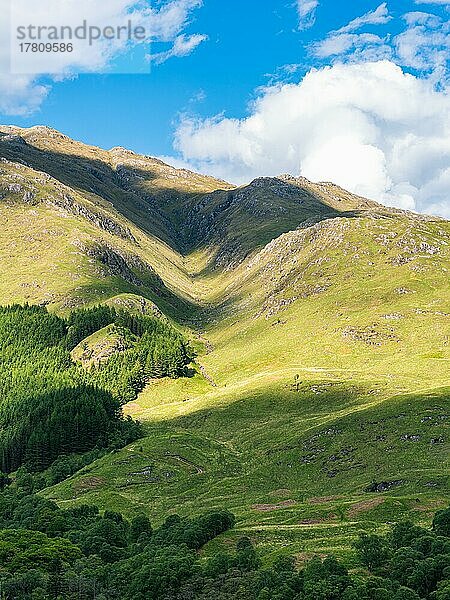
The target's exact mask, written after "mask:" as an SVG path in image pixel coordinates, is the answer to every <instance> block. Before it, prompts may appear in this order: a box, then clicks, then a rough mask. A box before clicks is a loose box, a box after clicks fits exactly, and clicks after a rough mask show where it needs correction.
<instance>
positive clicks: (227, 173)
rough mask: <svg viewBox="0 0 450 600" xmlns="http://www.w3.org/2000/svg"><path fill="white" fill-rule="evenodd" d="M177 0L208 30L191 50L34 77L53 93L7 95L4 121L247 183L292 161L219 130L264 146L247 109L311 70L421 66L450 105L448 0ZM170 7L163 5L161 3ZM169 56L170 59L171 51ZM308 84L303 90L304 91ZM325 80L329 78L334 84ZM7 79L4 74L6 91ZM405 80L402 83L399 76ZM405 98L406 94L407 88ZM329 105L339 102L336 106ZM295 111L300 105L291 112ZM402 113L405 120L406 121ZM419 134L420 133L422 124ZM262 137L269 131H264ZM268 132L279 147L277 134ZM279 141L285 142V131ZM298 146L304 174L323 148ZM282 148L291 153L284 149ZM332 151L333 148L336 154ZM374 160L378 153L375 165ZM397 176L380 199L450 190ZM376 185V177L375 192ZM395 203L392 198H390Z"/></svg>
mask: <svg viewBox="0 0 450 600" xmlns="http://www.w3.org/2000/svg"><path fill="white" fill-rule="evenodd" d="M13 1H14V0H13ZM171 1H172V3H177V2H180V3H185V4H187V6H185V12H186V15H185V16H186V18H185V19H181V21H180V23H179V27H178V29H177V31H176V35H177V36H178V37H180V36H184V38H183V39H189V36H193V35H197V34H201V35H202V36H205V37H206V36H207V39H204V40H203V41H201V43H198V45H197V46H196V47H193V48H192V51H190V52H186V53H185V54H184V55H182V56H179V57H177V56H175V57H169V55H170V49H171V48H172V47H173V46H174V37H175V36H172V39H167V40H165V41H160V40H159V39H158V38H156V42H155V43H154V44H152V47H151V53H152V55H159V56H161V57H162V58H161V60H159V59H158V60H154V61H152V63H151V69H150V71H149V73H146V74H135V75H124V74H123V75H116V74H108V75H105V74H103V75H98V74H82V75H78V76H75V77H73V78H67V79H64V80H63V81H60V82H53V81H51V82H50V83H49V79H48V78H41V79H39V78H35V79H34V80H33V81H32V82H31V83H30V84H29V85H30V86H31V87H29V88H25V90H26V91H30V90H31V93H32V90H34V89H36V86H39V85H42V84H44V85H45V84H47V85H48V88H46V90H45V93H41V96H40V97H39V99H38V100H36V103H35V104H34V105H33V104H32V105H31V107H29V108H25V109H24V108H23V106H21V98H20V94H17V95H16V96H15V97H14V99H13V101H11V102H9V103H8V104H7V106H6V107H5V106H4V104H3V105H2V102H1V100H0V111H2V112H0V120H1V122H2V123H14V124H16V125H19V126H24V127H28V126H31V125H35V124H46V125H48V126H51V127H54V128H56V129H59V130H61V131H63V132H64V133H66V134H68V135H70V136H71V137H74V138H76V139H81V140H83V141H85V142H87V143H91V144H95V145H99V146H101V147H105V148H110V147H112V146H116V145H121V146H125V147H128V148H131V149H133V150H135V151H137V152H141V153H145V154H151V155H158V156H170V157H175V158H176V159H177V160H179V161H183V162H184V163H187V164H189V165H191V166H192V167H193V168H196V169H202V170H206V171H208V172H211V173H213V174H216V175H218V176H223V177H226V178H228V179H232V180H235V181H237V182H240V181H243V180H245V179H246V178H247V179H248V178H250V177H252V176H256V175H259V174H260V171H262V170H263V168H265V169H267V170H268V171H270V172H267V174H268V175H272V174H276V172H277V169H279V168H280V169H282V168H283V167H284V166H285V164H284V162H283V160H282V159H281V158H279V159H277V160H274V161H272V162H273V165H272V163H271V162H270V160H262V161H260V164H259V165H258V164H256V163H257V162H258V161H257V160H256V159H255V157H254V156H249V157H248V161H247V158H246V157H244V158H243V157H242V156H239V152H235V151H233V157H230V156H229V152H228V151H227V150H226V149H223V148H217V147H216V146H215V145H214V139H215V138H216V137H217V136H222V135H223V134H224V131H225V129H226V131H227V134H226V135H229V136H230V137H229V140H230V145H231V146H232V145H234V144H240V143H241V142H243V144H241V146H242V145H244V146H245V144H246V143H247V142H248V144H249V146H254V145H255V143H256V142H255V141H254V139H252V140H251V141H248V138H245V139H244V140H242V137H241V136H242V132H241V128H242V127H241V126H242V125H243V124H245V126H247V125H248V121H247V120H248V119H249V117H250V118H252V117H255V119H253V120H254V121H256V120H257V118H258V115H259V116H261V115H265V114H266V113H265V112H264V111H265V110H266V109H265V108H264V107H262V108H261V106H260V107H259V109H258V108H255V102H256V103H258V102H266V104H268V103H269V101H270V99H271V94H272V95H273V94H276V93H277V90H278V89H280V88H283V86H288V85H289V84H291V85H293V86H298V89H299V91H300V93H301V94H302V98H303V96H304V93H305V89H304V88H305V87H306V86H305V85H303V81H304V77H305V75H306V74H307V73H308V72H309V71H310V70H311V69H313V68H314V69H317V70H318V71H323V70H324V69H326V68H330V67H331V68H332V69H338V68H340V66H341V68H342V69H344V70H345V72H344V71H342V73H343V75H342V77H344V76H345V77H350V73H352V74H351V77H352V78H353V79H351V81H354V79H355V77H360V76H361V74H360V73H359V72H358V73H356V72H355V71H351V69H352V68H353V69H354V68H356V67H357V66H360V67H361V66H362V68H366V66H365V65H369V64H371V65H373V64H375V63H377V62H379V61H385V62H386V61H387V62H389V64H390V65H392V66H395V65H396V66H397V67H400V68H401V75H402V77H404V78H405V77H407V76H408V74H411V75H412V76H413V77H414V80H415V81H417V82H419V83H421V84H422V83H423V84H426V85H427V86H429V91H430V93H432V94H433V93H434V94H436V95H437V97H436V100H442V101H443V102H444V104H445V96H447V99H448V95H447V92H446V90H447V77H448V68H447V67H448V58H449V30H448V17H449V6H450V4H449V2H446V1H445V0H436V1H432V0H429V1H428V2H423V3H419V2H417V3H416V2H414V1H412V0H411V1H405V0H401V1H400V0H391V1H389V2H387V3H382V4H380V2H377V1H376V0H375V1H371V0H358V1H355V0H352V1H342V2H339V3H337V2H335V1H333V0H319V2H317V1H316V0H299V2H298V3H297V2H295V1H294V2H289V1H287V2H285V1H283V0H281V1H280V0H263V1H257V0H240V1H239V0H227V1H226V2H225V1H223V0H203V2H200V1H199V0H171ZM166 4H167V2H166ZM163 5H164V2H162V3H159V4H157V5H156V7H160V6H163ZM315 5H317V6H315ZM314 7H315V8H314ZM419 13H420V14H419ZM367 15H368V18H367ZM420 15H422V16H420ZM361 17H362V18H361ZM349 24H350V25H349ZM333 32H334V33H333ZM400 36H403V37H400ZM193 46H195V44H193ZM167 51H168V52H169V53H168V54H167V55H165V56H164V55H163V54H159V53H163V52H167ZM182 54H183V53H182ZM164 57H167V60H163V58H164ZM122 60H125V59H124V58H122ZM367 68H369V67H367ZM336 73H338V72H337V71H336ZM392 76H393V75H392V73H388V72H387V70H386V72H384V73H383V75H380V73H378V72H377V73H375V74H374V73H373V72H370V73H369V75H368V76H367V78H366V80H367V81H369V80H370V78H372V79H373V78H374V77H376V78H377V81H378V82H380V81H381V80H383V81H384V82H385V84H386V85H389V81H390V80H391V79H392ZM0 77H1V76H0ZM336 77H337V76H336ZM336 77H335V79H334V81H337V80H339V81H341V80H342V77H340V79H339V77H337V78H336ZM362 77H364V74H363V75H362ZM399 77H400V75H399ZM405 81H409V80H406V79H405ZM409 83H411V82H409ZM27 85H28V84H27ZM302 85H303V89H300V87H301V86H302ZM324 85H325V87H326V85H327V84H326V82H325V83H324ZM1 86H2V83H1V78H0V91H1ZM33 86H34V87H33ZM398 87H399V90H400V89H402V84H401V83H400V80H399V82H398ZM403 87H404V86H403ZM413 87H414V86H413ZM294 91H295V90H294ZM285 93H287V90H285ZM399 93H400V94H401V92H399ZM404 93H406V94H407V96H406V98H408V97H410V96H411V94H412V93H417V94H419V95H420V94H422V93H423V94H425V91H424V90H423V89H422V88H420V89H417V90H416V91H414V90H409V91H408V90H405V92H404ZM319 94H320V91H319ZM427 97H428V96H427ZM397 100H398V101H399V102H402V100H401V96H398V98H397ZM397 100H395V101H397ZM297 101H298V102H300V101H303V102H305V100H304V99H303V100H301V98H298V99H297V100H296V99H295V98H294V99H293V102H294V103H295V102H297ZM14 102H17V106H18V109H17V111H16V112H19V113H20V112H22V113H23V112H24V111H26V110H29V114H25V115H24V114H22V115H20V114H14V112H15V107H14ZM433 102H434V98H433ZM351 103H352V105H353V104H354V101H353V100H351ZM341 104H342V101H338V104H337V106H338V107H339V106H341ZM434 104H436V102H435V103H434ZM434 104H433V106H434ZM437 104H439V102H437ZM445 106H448V104H445ZM268 110H269V113H270V109H268ZM324 110H325V109H324ZM327 110H328V109H327ZM329 110H333V105H332V106H331V107H329ZM377 110H378V109H377ZM433 110H435V111H440V116H439V114H433V118H435V119H439V118H441V119H446V114H443V113H442V107H440V105H439V108H438V107H437V106H436V107H434V109H433ZM259 111H260V112H259ZM287 111H288V112H290V109H289V108H288V109H287ZM361 111H362V112H366V113H367V111H368V109H366V108H364V109H362V108H361V107H359V108H358V112H361ZM379 113H380V111H379V110H378V112H377V114H376V115H375V116H374V117H373V122H374V123H375V122H377V123H378V122H379V121H380V120H383V119H384V120H386V118H385V116H383V115H380V114H379ZM444 113H445V111H444ZM327 114H328V113H327ZM316 116H317V115H316ZM298 118H302V119H305V118H307V117H305V115H303V116H301V117H298ZM408 118H410V117H408ZM411 118H412V119H414V118H416V120H417V123H419V121H420V120H423V115H421V113H420V110H419V111H418V112H417V114H416V116H415V117H414V116H412V117H411ZM211 119H213V121H211ZM264 119H265V117H264ZM264 119H263V120H264ZM236 120H238V121H237V123H238V125H237V127H236ZM400 120H401V121H402V124H403V125H404V118H403V117H402V118H401V119H400ZM349 122H350V123H351V120H350V121H349ZM218 125H219V126H220V128H219V129H218ZM349 126H350V128H351V125H349ZM280 127H281V128H282V127H286V129H287V130H288V129H289V127H288V124H280ZM392 128H393V129H395V128H396V125H395V124H393V126H392ZM231 129H233V131H231ZM269 129H270V128H269ZM431 129H432V131H430V132H428V133H427V134H423V135H424V137H426V135H428V137H430V136H432V135H434V133H435V130H436V126H435V125H434V126H432V127H431ZM302 131H303V129H302ZM419 134H420V135H422V133H421V132H417V135H419ZM261 135H262V137H263V138H264V140H265V139H266V137H265V134H261ZM340 135H341V134H340ZM379 135H384V136H387V132H386V131H384V130H381V131H380V132H379ZM199 136H200V137H199ZM267 137H268V141H267V143H268V144H270V134H269V133H268V134H267ZM341 137H342V135H341ZM375 137H376V136H375ZM174 138H175V139H176V142H175V148H174ZM427 139H428V138H427ZM254 142H255V143H254ZM300 142H301V140H300ZM300 142H299V143H300ZM375 142H376V140H375V141H372V140H371V142H370V143H371V144H372V145H373V146H374V148H375V149H379V148H378V146H377V144H376V143H375ZM264 143H265V142H264ZM264 143H263V142H262V141H261V139H258V140H257V144H259V145H258V149H257V151H256V154H257V155H258V154H261V153H265V152H266V150H265V146H264ZM276 143H277V144H279V140H278V138H277V140H276ZM424 143H425V141H424ZM200 144H201V145H202V149H201V150H199V145H200ZM291 147H295V148H296V147H297V141H295V143H293V142H292V141H289V140H286V149H285V150H286V152H287V153H289V152H290V151H291ZM208 148H209V150H208ZM295 148H294V150H292V152H293V153H294V159H295V161H294V162H290V161H285V162H286V168H289V167H290V169H289V170H294V171H295V170H296V171H297V172H296V173H294V174H299V173H300V172H302V173H303V172H304V170H305V169H304V168H302V164H303V163H305V164H312V163H313V162H314V161H312V159H311V152H313V151H312V150H311V152H310V154H309V155H308V156H307V157H306V158H305V159H303V158H302V156H301V152H300V153H299V155H298V156H297V155H296V154H295V152H296V150H295ZM380 148H381V146H380ZM203 149H204V150H203ZM330 151H331V150H330ZM381 151H382V152H384V154H385V159H384V160H385V161H386V159H387V151H386V150H385V149H384V148H381ZM442 151H443V152H444V149H443V150H442ZM314 152H315V150H314ZM445 152H447V149H445ZM282 154H283V150H281V151H280V153H279V155H280V156H282ZM234 155H236V156H234ZM322 155H323V156H326V152H325V151H324V153H322ZM322 155H320V156H322ZM373 156H375V154H373ZM449 156H450V154H449ZM310 159H311V160H310ZM242 160H243V162H244V163H245V165H247V167H248V168H244V169H243V170H242V169H240V168H237V167H236V164H238V163H239V164H240V165H242ZM308 160H309V163H308ZM424 160H425V159H424ZM246 161H247V162H246ZM311 161H312V162H311ZM370 161H371V159H370V157H368V159H367V162H368V163H369V162H370ZM234 163H235V166H233V164H234ZM247 163H248V164H247ZM180 164H181V162H180ZM297 164H298V168H297V167H296V165H297ZM245 165H244V166H245ZM292 166H293V168H292ZM447 167H450V161H449V162H448V164H444V166H443V168H444V169H446V168H447ZM272 171H274V172H272ZM310 171H311V172H312V173H314V172H315V171H317V169H314V168H310ZM319 171H320V169H319ZM326 173H327V171H326V169H325V174H326ZM261 174H262V173H261ZM303 174H304V173H303ZM318 174H319V175H320V174H321V173H318ZM388 175H389V177H390V179H391V180H392V185H391V187H389V186H390V183H389V182H388V183H386V184H380V183H379V185H378V188H379V189H375V188H376V185H374V186H373V188H374V191H373V192H372V193H371V195H372V197H374V196H377V195H378V198H377V199H379V200H382V201H383V198H382V197H381V195H382V194H383V193H386V194H388V195H389V194H391V196H392V199H394V198H397V199H398V200H397V204H401V203H402V202H404V203H405V207H407V208H418V209H422V208H426V206H429V205H432V206H433V209H434V210H438V212H439V211H440V212H442V210H443V209H442V208H439V207H440V206H441V204H442V202H445V199H444V200H443V199H442V193H441V192H440V191H438V190H434V191H433V190H431V191H429V192H428V196H430V194H431V196H432V197H431V199H430V198H428V196H427V198H425V197H423V198H422V199H421V200H419V204H417V202H418V201H417V198H416V196H417V194H414V190H413V189H409V190H408V189H406V188H407V185H410V186H411V187H412V188H416V189H417V190H418V191H419V192H420V193H421V191H422V188H423V187H424V186H425V185H427V184H429V183H430V179H427V178H426V177H425V179H424V181H423V182H411V181H410V180H409V179H411V178H409V179H408V178H404V180H403V179H402V177H403V175H402V176H399V177H397V178H395V177H392V174H389V173H388ZM435 175H436V174H435ZM441 175H442V173H441ZM405 177H406V175H405ZM350 179H351V178H350ZM379 181H381V180H379ZM445 181H447V180H446V179H445ZM342 183H346V181H343V182H342ZM400 184H401V186H403V187H402V189H400V188H399V189H397V190H394V191H392V189H391V188H394V187H395V186H397V187H398V186H399V185H400ZM347 185H348V187H353V189H354V190H356V191H361V192H364V189H363V188H364V186H362V188H361V185H360V186H359V188H358V185H356V184H355V185H353V184H352V182H351V181H349V184H347ZM383 185H384V188H383ZM435 187H436V186H435ZM370 191H371V189H370V186H368V190H367V191H366V193H367V192H370ZM391 192H392V193H391ZM408 196H411V197H412V199H413V204H412V206H411V205H408V202H409V203H410V204H411V201H410V200H408ZM419 196H420V194H419ZM422 196H423V194H422ZM402 198H403V200H402ZM385 200H386V202H388V203H389V199H388V198H387V196H386V198H385ZM391 203H394V200H392V202H391ZM420 203H422V204H420ZM427 203H428V204H427ZM435 205H436V208H434V206H435ZM444 209H445V206H444ZM444 212H445V211H444Z"/></svg>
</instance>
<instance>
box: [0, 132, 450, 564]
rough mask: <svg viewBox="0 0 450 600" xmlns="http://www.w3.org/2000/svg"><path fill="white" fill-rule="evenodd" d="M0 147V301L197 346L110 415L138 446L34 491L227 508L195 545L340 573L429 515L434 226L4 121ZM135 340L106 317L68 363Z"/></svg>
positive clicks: (71, 498)
mask: <svg viewBox="0 0 450 600" xmlns="http://www.w3.org/2000/svg"><path fill="white" fill-rule="evenodd" d="M0 157H3V158H1V162H0V197H1V200H0V224H1V227H0V258H1V263H2V277H1V283H0V304H3V305H5V304H8V303H11V302H20V303H23V302H28V303H30V304H45V305H46V306H47V307H48V310H49V311H50V312H54V313H56V314H58V315H60V316H64V317H68V315H69V314H70V312H71V311H73V310H74V309H77V308H79V307H83V306H84V307H89V306H93V305H97V304H99V303H102V304H106V305H108V306H115V307H116V308H123V309H125V310H127V311H128V312H129V313H130V314H144V315H153V316H154V317H156V318H157V319H160V320H162V322H164V323H171V324H172V325H171V326H174V327H175V328H176V329H177V330H178V331H179V332H182V333H183V334H184V335H185V336H186V337H187V338H189V340H190V343H191V346H192V347H193V348H194V349H195V351H196V354H197V356H196V357H195V359H194V362H193V363H192V364H191V365H190V367H189V373H187V375H188V376H184V377H178V378H176V379H174V378H154V379H149V381H148V384H147V385H146V387H145V389H144V390H143V391H142V392H141V393H140V394H139V396H138V397H137V399H134V400H133V401H131V402H129V403H128V404H127V405H126V406H125V407H124V411H125V413H126V414H128V415H131V416H132V417H134V418H137V419H139V420H140V421H141V422H142V424H143V428H144V431H145V437H144V438H143V439H140V440H138V441H136V442H133V443H132V444H131V445H128V446H126V447H125V448H123V449H122V450H119V451H115V452H114V453H108V454H104V455H103V456H102V457H100V458H99V459H98V460H97V461H95V462H93V463H91V464H89V465H87V466H85V467H84V468H82V469H81V470H80V471H79V472H77V473H76V474H74V475H73V476H71V477H69V478H68V479H66V480H65V481H62V482H61V483H59V484H57V485H56V486H53V487H48V488H47V489H45V490H44V491H42V492H41V494H42V495H44V496H45V497H46V498H50V499H52V500H55V501H56V502H57V503H58V504H59V505H60V506H61V507H64V508H69V507H70V508H72V507H75V506H79V505H81V504H86V503H88V504H91V503H93V504H97V505H98V506H99V507H100V508H101V509H106V508H107V509H109V510H115V511H120V512H121V513H123V514H124V515H126V516H127V517H130V518H132V517H133V516H135V515H137V514H140V513H142V512H145V513H146V514H147V515H148V516H149V517H150V518H151V520H152V522H154V523H156V524H158V523H160V522H162V521H163V519H164V518H165V517H166V516H167V514H170V513H175V512H176V513H178V514H180V515H182V516H189V517H197V516H198V515H200V514H202V513H204V512H205V511H207V510H209V509H220V510H222V509H227V510H231V511H232V512H233V513H234V514H235V515H236V519H237V524H236V527H235V528H234V529H232V530H231V531H228V532H226V533H224V534H223V535H221V536H220V537H218V538H216V539H214V540H212V541H211V542H210V543H209V545H207V546H206V548H205V549H204V552H205V556H208V555H209V554H214V553H216V552H217V550H218V548H221V547H225V548H227V547H228V546H229V545H230V544H231V542H232V541H233V540H234V539H236V540H237V539H238V538H239V537H241V536H242V535H243V534H245V535H247V536H249V537H250V538H251V540H252V542H253V543H254V545H255V547H256V549H257V550H258V552H259V553H260V555H261V556H262V557H263V560H264V561H266V562H267V563H271V562H273V560H274V559H275V558H276V557H277V555H278V554H280V553H281V554H283V553H286V552H288V553H291V554H295V555H296V556H297V558H298V560H299V561H300V562H302V561H304V560H305V559H306V558H308V557H309V556H310V555H311V554H313V553H315V552H319V553H326V552H328V551H332V552H333V553H334V554H336V555H338V556H341V557H343V558H344V560H345V561H346V562H347V564H348V565H349V566H351V565H352V564H353V563H354V561H355V552H354V550H353V549H352V547H351V542H352V540H353V539H355V537H356V536H357V532H358V531H359V530H360V529H361V528H363V529H365V530H367V531H378V530H379V531H381V532H384V531H385V530H387V528H388V525H389V523H392V522H394V521H397V520H401V519H402V518H404V517H408V518H409V519H411V520H413V521H415V522H417V523H419V524H422V525H429V524H430V522H431V519H432V515H433V514H434V512H435V511H436V510H437V509H439V508H441V507H443V506H445V504H446V502H448V491H449V489H448V473H449V470H448V467H449V464H448V456H449V445H448V439H449V434H448V430H447V428H448V419H449V409H450V403H449V392H450V381H449V378H448V372H449V369H448V364H449V354H450V353H449V339H450V337H449V336H450V327H449V322H450V293H449V283H448V281H449V275H448V274H449V269H450V256H449V255H450V225H449V222H448V221H445V220H443V219H439V218H435V217H427V216H423V215H415V214H412V213H407V212H404V211H399V210H395V209H389V208H386V207H382V206H380V205H378V204H376V203H375V202H372V201H369V200H365V199H363V198H359V197H357V196H354V195H352V194H350V193H348V192H346V191H345V190H342V189H341V188H338V187H337V186H334V185H332V184H329V183H325V184H313V183H311V182H308V181H307V180H304V179H294V178H291V177H288V176H282V177H280V178H267V179H259V180H256V181H254V182H252V183H251V184H249V185H248V186H243V187H241V188H233V186H230V185H228V184H226V183H224V182H221V181H216V180H213V179H211V178H208V177H203V176H201V175H197V174H194V173H191V172H189V171H184V170H176V169H174V168H172V167H170V166H168V165H165V164H164V163H161V162H160V161H158V160H157V159H154V158H151V157H142V156H138V155H136V154H133V153H131V152H129V151H126V150H124V149H120V148H119V149H113V150H110V151H104V150H101V149H98V148H92V147H88V146H84V145H83V144H81V143H79V142H74V141H72V140H70V139H68V138H66V137H65V136H62V135H61V134H59V133H58V132H55V131H53V130H49V129H47V128H32V129H30V130H21V129H18V128H6V127H1V128H0ZM104 327H106V329H104ZM135 343H136V340H134V339H133V338H132V337H131V338H130V337H126V336H124V335H123V332H121V331H120V330H119V331H118V330H117V329H115V328H114V326H112V325H111V324H107V325H102V327H98V329H96V330H95V331H92V332H89V335H86V336H85V337H83V338H82V339H81V340H79V344H78V345H77V347H76V348H75V349H74V350H73V352H72V357H73V358H74V359H75V360H76V361H78V362H79V363H83V364H84V368H86V366H89V365H90V364H91V362H92V361H93V362H94V363H95V362H96V361H97V362H102V361H106V363H108V362H109V361H111V360H119V361H120V360H121V359H120V358H117V356H120V355H121V354H123V352H124V351H125V352H128V351H129V349H128V346H129V345H130V346H133V344H135ZM83 357H84V358H83ZM86 363H87V364H86Z"/></svg>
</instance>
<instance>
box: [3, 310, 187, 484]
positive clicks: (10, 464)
mask: <svg viewBox="0 0 450 600" xmlns="http://www.w3.org/2000/svg"><path fill="white" fill-rule="evenodd" d="M111 322H113V323H115V324H117V326H118V327H121V328H123V329H124V330H126V331H128V332H129V335H130V336H132V337H133V339H134V340H135V341H134V342H133V345H132V347H130V348H128V349H127V350H125V351H124V352H122V353H118V354H116V355H114V356H113V357H111V359H110V360H109V361H107V362H106V363H105V364H102V365H98V366H97V367H94V368H92V369H91V370H90V371H86V370H85V369H83V368H82V367H81V366H80V365H75V364H74V363H73V361H72V359H71V355H70V351H71V350H72V349H73V348H74V345H76V344H78V343H79V341H81V340H82V339H84V337H85V336H87V335H90V334H91V333H93V332H95V331H97V330H98V328H99V327H100V328H102V327H104V326H105V324H106V325H108V324H110V323H111ZM190 360H192V356H191V353H190V350H189V346H188V344H187V343H186V342H185V340H184V338H183V337H182V336H181V334H179V333H178V332H177V331H176V330H175V329H174V328H173V327H171V326H170V325H169V324H168V323H165V322H162V321H159V320H158V319H155V318H152V317H145V316H133V315H127V314H126V313H125V312H117V311H115V310H114V309H112V308H109V307H96V308H94V309H89V310H78V311H75V312H74V313H72V315H71V316H70V317H69V318H68V319H67V320H65V319H62V318H60V317H58V316H56V315H52V314H50V313H48V311H47V310H46V308H45V307H39V306H23V307H22V306H11V307H3V308H0V470H1V471H2V472H6V473H9V472H12V471H14V470H16V469H17V468H18V467H20V466H21V465H23V464H25V465H27V467H28V468H30V469H32V470H35V471H41V470H43V469H45V468H47V467H48V466H49V465H50V464H51V463H52V462H53V461H55V460H56V459H57V458H58V457H60V456H65V455H70V454H72V453H84V452H87V451H89V450H92V449H94V448H105V447H117V446H121V445H124V444H127V443H129V442H131V441H133V440H135V439H136V438H137V437H138V436H139V435H140V428H139V426H138V425H137V424H136V423H135V422H133V421H132V420H131V419H124V417H123V415H122V409H121V406H122V404H123V403H125V402H128V401H130V400H133V399H135V398H136V396H137V394H138V392H139V391H141V390H142V388H143V387H144V385H145V384H146V382H147V381H148V379H149V378H150V377H161V376H166V375H167V376H171V377H177V376H179V375H181V374H183V373H184V370H185V369H186V365H187V364H188V363H189V362H190Z"/></svg>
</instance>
